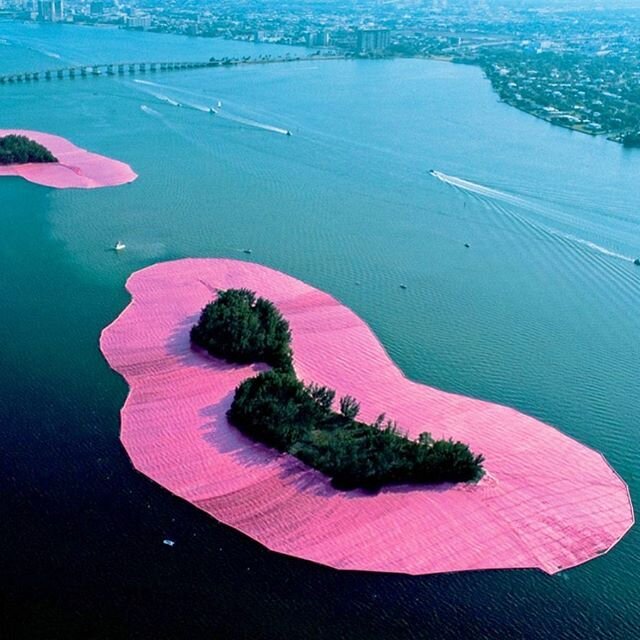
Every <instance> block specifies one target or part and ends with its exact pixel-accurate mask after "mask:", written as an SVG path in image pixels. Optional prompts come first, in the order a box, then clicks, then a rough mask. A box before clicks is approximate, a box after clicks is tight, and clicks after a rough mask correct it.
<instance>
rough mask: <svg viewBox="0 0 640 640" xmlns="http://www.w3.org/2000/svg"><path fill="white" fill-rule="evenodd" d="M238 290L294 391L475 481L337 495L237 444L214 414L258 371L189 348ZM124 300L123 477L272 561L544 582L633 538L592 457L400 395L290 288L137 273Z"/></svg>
mask: <svg viewBox="0 0 640 640" xmlns="http://www.w3.org/2000/svg"><path fill="white" fill-rule="evenodd" d="M240 287H246V288H249V289H251V290H252V291H255V292H256V293H257V294H258V295H260V296H263V297H266V298H268V299H270V300H271V301H273V302H274V303H275V304H276V306H277V307H278V309H279V310H280V311H281V313H282V314H283V315H284V317H285V318H286V319H287V321H288V322H289V324H290V327H291V333H292V347H293V353H294V366H295V370H296V373H297V375H298V377H299V378H300V379H302V380H304V381H305V382H306V383H310V382H315V383H317V384H320V385H326V386H329V387H331V388H333V389H335V390H336V392H337V394H338V396H341V395H346V394H349V395H352V396H354V397H355V398H357V399H358V400H359V401H360V403H361V417H362V419H363V420H365V421H370V422H372V421H373V420H375V418H376V416H378V415H379V414H380V413H382V412H383V411H384V412H386V414H387V415H388V416H390V417H392V418H393V419H394V420H397V422H398V424H399V425H400V426H401V428H402V429H404V430H406V431H407V432H408V435H409V436H410V437H416V436H417V435H418V434H419V433H420V432H422V431H425V430H427V431H430V432H431V433H432V435H433V436H434V437H436V438H440V437H446V438H449V437H451V438H453V439H455V440H461V441H462V442H466V443H468V444H469V446H470V447H471V449H472V451H474V452H476V453H482V454H483V455H484V456H485V459H486V461H485V463H484V467H485V470H486V474H485V476H484V477H483V478H482V480H480V481H479V482H478V483H476V484H464V483H461V484H456V485H435V486H434V485H429V486H416V485H412V486H393V487H388V488H384V489H382V490H381V491H379V492H378V493H375V494H373V493H367V492H363V491H340V490H337V489H334V488H333V487H332V486H331V484H330V481H329V479H328V478H326V477H325V476H324V475H322V474H321V473H320V472H318V471H315V470H313V469H310V468H309V467H307V466H305V465H304V464H303V463H302V462H300V461H299V460H297V459H296V458H294V457H292V456H289V455H287V454H279V453H277V452H276V451H274V450H273V449H270V448H268V447H266V446H264V445H262V444H260V443H256V442H254V441H252V440H251V439H249V438H247V437H246V436H244V435H242V434H241V433H240V432H239V431H238V430H237V429H236V428H234V427H233V426H231V425H230V424H229V423H228V422H227V419H226V415H225V414H226V411H227V409H228V408H229V406H230V404H231V401H232V399H233V394H234V390H235V388H236V387H237V385H238V384H240V382H242V381H243V380H245V379H246V378H247V377H249V376H252V375H255V374H256V373H257V372H258V371H261V370H264V369H265V368H266V367H265V366H264V365H246V366H243V365H234V364H229V363H226V362H223V361H221V360H217V359H215V358H213V357H211V356H209V355H207V354H206V353H203V352H201V351H200V350H198V349H194V348H192V347H191V344H190V340H189V329H190V328H191V326H192V325H193V324H195V322H196V321H197V320H198V317H199V314H200V311H201V309H202V307H203V306H204V305H205V304H206V303H208V302H210V301H211V300H212V299H213V298H215V295H216V292H217V291H218V290H220V289H227V288H240ZM127 289H128V290H129V292H130V293H131V296H132V301H131V303H130V304H129V306H128V307H127V308H126V309H125V310H124V311H123V312H122V314H121V315H120V316H119V317H118V318H117V319H116V320H115V321H114V322H113V323H112V324H111V325H110V326H108V327H107V328H106V329H104V331H103V333H102V335H101V339H100V345H101V349H102V352H103V353H104V355H105V357H106V359H107V361H108V362H109V364H110V365H111V367H112V368H113V369H115V370H116V371H117V372H119V373H120V374H121V375H122V376H123V377H124V378H125V379H126V381H127V382H128V384H129V387H130V392H129V395H128V397H127V400H126V402H125V405H124V407H123V409H122V412H121V440H122V443H123V444H124V447H125V449H126V451H127V453H128V455H129V457H130V459H131V461H132V463H133V465H134V467H135V468H136V469H137V470H138V471H140V472H141V473H143V474H145V475H146V476H148V477H149V478H151V479H153V480H154V481H156V482H157V483H158V484H160V485H161V486H163V487H165V488H166V489H168V490H169V491H171V492H172V493H174V494H175V495H177V496H180V497H181V498H183V499H185V500H187V501H189V502H190V503H192V504H193V505H194V506H196V507H198V508H199V509H202V510H204V511H206V512H207V513H209V514H210V515H212V516H213V517H215V518H216V519H217V520H219V521H221V522H223V523H225V524H227V525H229V526H231V527H234V528H235V529H237V530H239V531H241V532H243V533H244V534H246V535H248V536H250V537H251V538H253V539H255V540H257V541H259V542H260V543H262V544H263V545H265V546H266V547H268V548H269V549H271V550H274V551H277V552H280V553H284V554H288V555H291V556H295V557H298V558H304V559H306V560H311V561H314V562H317V563H321V564H323V565H328V566H330V567H335V568H338V569H352V570H366V571H384V572H396V573H407V574H430V573H441V572H450V571H465V570H478V569H505V568H538V569H541V570H542V571H544V572H546V573H548V574H554V573H557V572H558V571H561V570H563V569H567V568H569V567H573V566H575V565H578V564H581V563H583V562H586V561H588V560H590V559H592V558H595V557H597V556H599V555H601V554H604V553H606V552H607V551H609V550H610V549H611V548H612V547H613V546H614V545H615V544H616V543H617V542H618V541H619V540H620V539H621V538H622V536H623V535H624V534H625V533H626V532H627V531H628V530H629V528H630V527H631V526H632V524H633V522H634V514H633V508H632V505H631V500H630V497H629V492H628V489H627V486H626V484H625V483H624V481H623V480H622V479H621V478H620V477H619V476H618V475H617V474H616V472H615V471H614V470H613V469H612V468H611V467H610V466H609V464H608V463H607V461H606V460H605V459H604V457H603V456H602V455H601V454H600V453H598V452H596V451H594V450H592V449H590V448H588V447H587V446H585V445H583V444H580V443H579V442H577V441H576V440H574V439H572V438H570V437H568V436H566V435H564V434H563V433H561V432H560V431H558V430H557V429H555V428H553V427H551V426H549V425H546V424H544V423H542V422H540V421H538V420H536V419H534V418H531V417H529V416H526V415H524V414H522V413H519V412H518V411H516V410H514V409H511V408H509V407H505V406H501V405H497V404H493V403H490V402H485V401H481V400H476V399H473V398H468V397H464V396H460V395H455V394H452V393H445V392H443V391H440V390H438V389H434V388H432V387H428V386H426V385H423V384H418V383H416V382H413V381H411V380H408V379H407V378H406V377H405V376H404V375H403V374H402V372H401V371H400V370H399V369H398V368H397V367H396V365H395V364H394V363H393V362H392V361H391V359H390V358H389V356H388V355H387V353H386V352H385V350H384V349H383V347H382V345H381V344H380V342H379V341H378V340H377V338H376V337H375V335H374V334H373V332H372V331H371V329H370V328H369V327H368V326H367V325H366V324H365V323H364V322H363V321H362V320H361V319H360V318H359V317H358V316H357V315H356V314H355V313H353V312H352V311H350V310H349V309H348V308H347V307H345V306H344V305H342V304H340V303H339V302H338V301H337V300H335V299H334V298H332V297H331V296H330V295H328V294H326V293H323V292H322V291H319V290H317V289H315V288H313V287H311V286H310V285H308V284H305V283H304V282H301V281H300V280H297V279H295V278H293V277H291V276H288V275H286V274H284V273H281V272H278V271H274V270H273V269H270V268H267V267H264V266H260V265H257V264H252V263H248V262H241V261H236V260H227V259H185V260H178V261H174V262H165V263H160V264H156V265H153V266H151V267H147V268H146V269H143V270H141V271H138V272H136V273H134V274H133V275H132V276H131V277H130V278H129V280H128V281H127Z"/></svg>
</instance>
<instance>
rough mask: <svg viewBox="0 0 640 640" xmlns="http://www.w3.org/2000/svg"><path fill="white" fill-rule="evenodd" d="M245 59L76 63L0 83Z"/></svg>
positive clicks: (182, 67) (10, 77) (4, 77)
mask: <svg viewBox="0 0 640 640" xmlns="http://www.w3.org/2000/svg"><path fill="white" fill-rule="evenodd" d="M246 62H247V60H246V59H236V58H224V59H222V60H214V59H211V60H208V61H207V62H117V63H103V64H88V65H77V66H73V67H65V68H64V69H48V70H46V71H25V72H22V73H11V74H5V75H0V84H13V83H16V82H37V81H39V80H54V79H56V80H63V79H73V78H77V77H80V78H87V77H89V76H103V75H106V76H124V75H133V74H136V73H147V72H150V73H153V72H156V71H183V70H185V69H203V68H205V67H221V66H230V65H237V64H241V63H246Z"/></svg>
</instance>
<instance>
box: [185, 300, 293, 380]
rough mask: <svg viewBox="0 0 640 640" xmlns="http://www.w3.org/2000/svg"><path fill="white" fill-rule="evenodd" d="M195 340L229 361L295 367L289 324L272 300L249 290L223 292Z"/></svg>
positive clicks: (204, 315)
mask: <svg viewBox="0 0 640 640" xmlns="http://www.w3.org/2000/svg"><path fill="white" fill-rule="evenodd" d="M191 341H192V342H193V343H195V344H197V345H198V346H200V347H202V348H203V349H206V350H207V351H208V352H209V353H210V354H211V355H213V356H216V357H217V358H223V359H225V360H228V361H229V362H237V363H240V364H248V363H251V362H266V363H267V364H268V365H271V366H272V367H274V368H276V369H286V370H291V368H292V365H291V348H290V347H289V343H290V341H291V333H290V331H289V324H288V323H287V321H286V320H285V319H284V318H283V317H282V315H281V314H280V312H279V311H278V309H276V307H275V305H274V304H273V303H272V302H271V301H269V300H265V299H264V298H256V295H255V293H253V291H249V290H248V289H227V290H226V291H221V292H220V293H219V294H218V297H217V298H216V300H214V301H213V302H211V303H209V304H208V305H207V306H206V307H205V308H204V309H203V310H202V313H201V314H200V320H199V321H198V324H196V325H195V326H194V327H192V329H191Z"/></svg>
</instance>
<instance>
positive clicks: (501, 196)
mask: <svg viewBox="0 0 640 640" xmlns="http://www.w3.org/2000/svg"><path fill="white" fill-rule="evenodd" d="M429 174H430V175H432V176H433V177H434V178H436V179H437V180H440V181H441V182H444V183H445V184H448V185H449V186H452V187H454V188H456V189H460V190H461V191H465V192H467V193H472V194H474V195H476V196H479V197H480V198H483V199H486V200H490V201H494V202H495V201H498V202H503V203H505V204H510V205H513V206H515V207H518V208H520V209H525V210H529V211H532V212H534V213H538V214H540V215H543V216H545V217H550V214H551V211H550V209H549V207H547V206H544V205H541V204H538V203H536V202H534V201H532V200H529V199H528V198H523V197H522V196H518V195H515V194H512V193H507V192H506V191H500V190H499V189H494V188H492V187H487V186H485V185H482V184H478V183H476V182H471V181H470V180H465V179H464V178H459V177H457V176H451V175H448V174H446V173H442V172H441V171H436V170H435V169H431V170H430V171H429ZM511 214H512V215H513V216H514V217H515V218H517V219H519V220H520V221H522V222H524V223H526V224H527V225H530V226H535V227H537V228H538V229H539V230H540V231H543V232H545V233H547V234H549V235H552V236H555V237H557V238H560V239H562V240H565V241H569V242H573V243H575V244H579V245H581V246H583V247H585V248H587V249H589V250H591V251H595V252H597V253H600V254H602V255H605V256H609V257H611V258H617V259H618V260H624V261H626V262H633V261H634V258H633V257H631V256H628V255H625V254H623V253H619V252H618V251H614V250H612V249H609V248H607V247H604V246H602V245H600V244H598V243H596V242H592V241H591V240H585V239H584V238H580V237H579V236H576V235H574V234H572V233H566V232H564V231H561V230H560V229H557V228H554V227H551V226H549V225H547V224H544V223H540V222H537V221H536V222H533V221H532V220H530V219H527V220H524V219H523V217H522V216H520V215H518V214H515V213H513V212H512V213H511Z"/></svg>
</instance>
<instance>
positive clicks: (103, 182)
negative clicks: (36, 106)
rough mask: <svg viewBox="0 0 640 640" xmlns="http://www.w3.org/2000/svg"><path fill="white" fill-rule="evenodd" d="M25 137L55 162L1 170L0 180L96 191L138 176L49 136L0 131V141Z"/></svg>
mask: <svg viewBox="0 0 640 640" xmlns="http://www.w3.org/2000/svg"><path fill="white" fill-rule="evenodd" d="M10 134H15V135H22V136H27V137H28V138H30V139H31V140H35V141H36V142H39V143H40V144H41V145H43V146H45V147H46V148H47V149H49V151H51V153H53V155H54V156H55V157H56V158H57V159H58V162H55V163H54V162H42V163H38V162H33V163H28V164H12V165H3V166H0V176H19V177H21V178H24V179H25V180H29V182H35V183H36V184H41V185H44V186H46V187H55V188H57V189H69V188H77V189H96V188H98V187H114V186H117V185H121V184H125V183H127V182H132V181H133V180H135V179H136V178H137V177H138V176H137V174H136V173H134V171H133V169H131V167H130V166H129V165H128V164H125V163H124V162H120V161H119V160H112V159H111V158H107V157H106V156H101V155H98V154H97V153H91V152H90V151H86V150H85V149H80V147H76V146H75V145H74V144H72V143H71V142H69V141H68V140H65V138H61V137H60V136H54V135H52V134H50V133H42V132H40V131H28V130H25V129H0V138H2V137H4V136H8V135H10Z"/></svg>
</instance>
